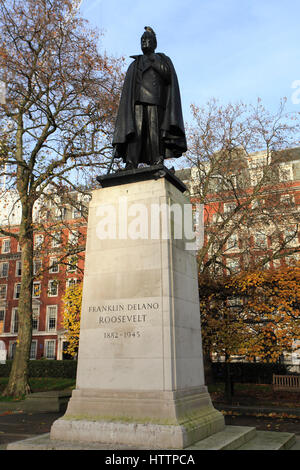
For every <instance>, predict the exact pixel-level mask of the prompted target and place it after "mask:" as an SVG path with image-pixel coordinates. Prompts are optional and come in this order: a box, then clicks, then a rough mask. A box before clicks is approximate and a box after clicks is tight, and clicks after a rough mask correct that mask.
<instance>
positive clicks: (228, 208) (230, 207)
mask: <svg viewBox="0 0 300 470" xmlns="http://www.w3.org/2000/svg"><path fill="white" fill-rule="evenodd" d="M235 208H236V203H235V202H224V214H230V213H231V212H233V211H234V210H235Z"/></svg>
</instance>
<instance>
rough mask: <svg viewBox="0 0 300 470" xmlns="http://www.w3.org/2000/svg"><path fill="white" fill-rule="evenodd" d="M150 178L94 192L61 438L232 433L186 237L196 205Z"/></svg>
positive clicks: (187, 439) (176, 443)
mask: <svg viewBox="0 0 300 470" xmlns="http://www.w3.org/2000/svg"><path fill="white" fill-rule="evenodd" d="M140 178H141V174H140V173H139V179H140ZM148 178H149V173H148V176H147V178H146V180H145V181H136V182H134V181H130V182H129V183H127V184H121V185H118V186H109V187H105V188H102V189H99V190H96V191H94V192H93V198H92V201H91V203H90V208H89V221H88V236H87V247H86V261H85V275H84V285H83V303H82V316H81V330H80V343H79V355H78V370H77V382H76V390H74V391H73V394H72V397H71V399H70V401H69V405H68V408H67V411H66V414H65V415H64V416H63V417H62V418H61V419H59V420H58V421H56V422H55V423H54V424H53V426H52V429H51V438H52V439H65V440H68V441H70V440H71V441H78V440H81V441H90V442H91V439H92V440H93V441H94V442H115V443H119V444H129V445H130V444H133V445H143V444H145V442H147V443H148V444H149V446H153V447H154V448H157V447H161V448H184V447H186V446H188V445H190V444H191V443H193V442H196V441H198V440H200V439H203V438H205V437H207V436H209V435H211V434H213V433H215V432H218V431H221V430H223V429H224V418H223V416H222V414H221V413H220V412H218V411H217V410H215V409H214V408H213V406H212V403H211V400H210V397H209V394H208V392H207V388H206V386H205V383H204V374H203V359H202V346H201V331H200V316H199V297H198V280H197V266H196V258H195V252H194V251H189V250H187V249H186V248H187V245H186V243H187V242H190V240H187V239H186V238H185V237H184V236H183V237H181V238H178V233H179V231H180V218H178V214H179V213H180V211H182V214H183V213H184V207H185V205H189V200H188V198H187V197H186V196H185V195H184V194H183V193H182V189H181V188H180V186H179V187H178V185H176V186H175V185H174V184H173V183H172V181H170V180H169V179H167V178H166V177H164V176H163V175H161V177H159V178H158V179H148ZM171 179H172V178H171ZM168 205H169V206H171V207H172V208H173V209H174V212H172V214H175V216H173V215H172V216H171V217H165V212H164V210H161V211H160V209H165V208H166V207H167V206H168ZM145 214H147V216H146V217H145ZM105 233H106V234H107V238H106V239H105ZM175 234H176V238H175ZM183 235H184V234H183ZM147 436H148V437H147ZM150 448H151V447H150Z"/></svg>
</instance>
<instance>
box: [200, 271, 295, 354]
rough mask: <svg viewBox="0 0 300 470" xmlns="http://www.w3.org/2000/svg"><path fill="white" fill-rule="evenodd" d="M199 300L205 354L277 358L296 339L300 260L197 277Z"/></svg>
mask: <svg viewBox="0 0 300 470" xmlns="http://www.w3.org/2000/svg"><path fill="white" fill-rule="evenodd" d="M200 300H201V317H202V330H203V331H202V334H203V345H204V349H205V350H206V353H212V352H215V353H217V354H218V355H220V356H225V358H226V359H227V360H230V359H231V358H232V356H233V355H243V356H245V357H247V358H249V359H254V358H258V359H259V360H262V361H264V362H276V361H277V360H278V359H279V358H280V356H281V355H282V354H283V353H285V352H292V349H293V344H294V341H296V340H299V339H300V265H299V264H298V265H296V266H290V267H285V268H281V269H277V270H267V271H263V270H256V271H252V272H241V273H240V274H238V275H236V276H232V277H230V278H228V279H227V280H226V281H225V282H223V281H218V282H216V281H211V282H210V283H209V282H207V280H204V279H201V280H200Z"/></svg>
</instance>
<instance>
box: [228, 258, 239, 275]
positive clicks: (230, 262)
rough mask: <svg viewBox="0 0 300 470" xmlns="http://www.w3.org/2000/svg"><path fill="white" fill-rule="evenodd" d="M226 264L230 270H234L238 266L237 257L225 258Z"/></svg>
mask: <svg viewBox="0 0 300 470" xmlns="http://www.w3.org/2000/svg"><path fill="white" fill-rule="evenodd" d="M226 266H227V267H228V268H229V269H230V271H233V272H235V271H237V270H238V269H239V267H240V260H239V259H238V258H227V259H226Z"/></svg>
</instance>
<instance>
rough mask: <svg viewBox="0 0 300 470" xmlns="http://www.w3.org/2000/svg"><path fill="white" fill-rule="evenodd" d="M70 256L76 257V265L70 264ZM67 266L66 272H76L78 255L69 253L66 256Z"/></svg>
mask: <svg viewBox="0 0 300 470" xmlns="http://www.w3.org/2000/svg"><path fill="white" fill-rule="evenodd" d="M72 258H74V259H75V258H76V265H75V264H72V263H71V260H72ZM68 263H69V264H68V267H67V271H68V273H77V269H78V255H71V256H69V258H68Z"/></svg>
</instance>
